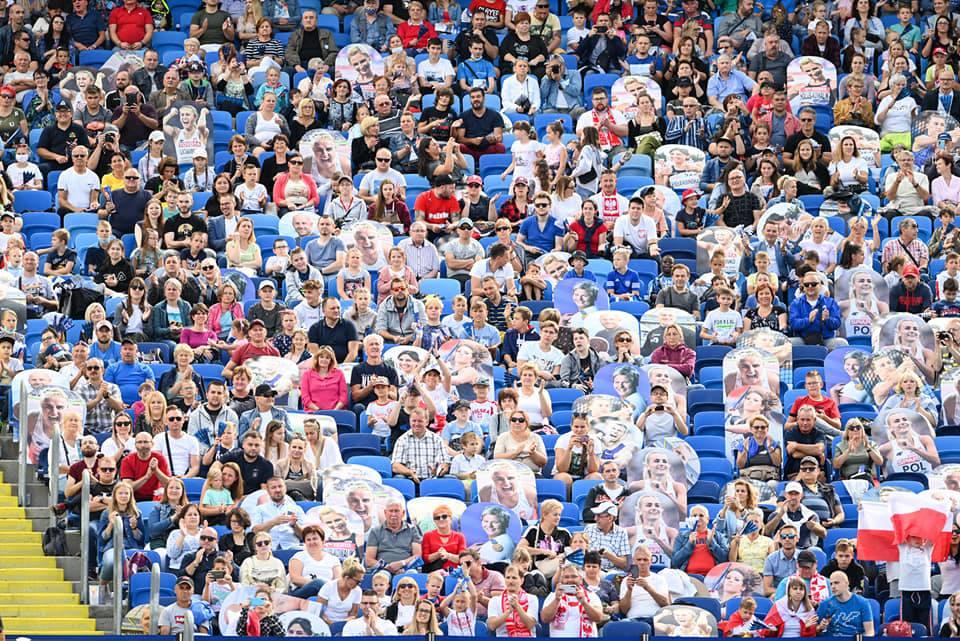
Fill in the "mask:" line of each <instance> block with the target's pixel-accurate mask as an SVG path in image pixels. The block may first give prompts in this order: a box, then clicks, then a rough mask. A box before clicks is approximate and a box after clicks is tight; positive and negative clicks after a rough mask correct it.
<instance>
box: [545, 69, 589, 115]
mask: <svg viewBox="0 0 960 641" xmlns="http://www.w3.org/2000/svg"><path fill="white" fill-rule="evenodd" d="M540 104H541V108H540V111H541V113H568V114H570V116H571V117H572V118H573V119H574V120H576V119H578V118H579V117H580V114H582V113H583V81H582V79H581V77H580V73H579V71H578V70H576V69H567V64H566V61H565V60H564V58H563V56H559V55H552V56H551V57H550V60H548V61H547V65H546V72H545V73H544V75H543V77H542V79H541V80H540Z"/></svg>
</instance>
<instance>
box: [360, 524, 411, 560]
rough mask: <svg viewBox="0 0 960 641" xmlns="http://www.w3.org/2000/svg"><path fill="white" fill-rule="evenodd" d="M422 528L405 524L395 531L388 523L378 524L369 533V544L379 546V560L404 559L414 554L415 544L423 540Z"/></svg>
mask: <svg viewBox="0 0 960 641" xmlns="http://www.w3.org/2000/svg"><path fill="white" fill-rule="evenodd" d="M421 538H422V537H421V536H420V530H419V529H417V528H416V526H413V525H404V526H403V527H401V528H400V530H399V531H397V532H394V531H393V530H391V529H390V528H388V527H387V526H386V524H381V525H378V526H377V527H375V528H373V529H372V530H370V533H369V534H367V546H368V547H369V546H371V545H372V546H374V547H376V548H377V560H378V561H383V562H384V563H388V564H389V563H393V562H395V561H403V560H404V559H407V558H409V557H410V556H412V555H413V544H414V543H419V542H420V540H421Z"/></svg>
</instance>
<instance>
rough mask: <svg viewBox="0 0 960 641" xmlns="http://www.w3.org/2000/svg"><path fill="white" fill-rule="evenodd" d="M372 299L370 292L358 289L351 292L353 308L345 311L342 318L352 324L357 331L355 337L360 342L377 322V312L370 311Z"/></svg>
mask: <svg viewBox="0 0 960 641" xmlns="http://www.w3.org/2000/svg"><path fill="white" fill-rule="evenodd" d="M371 300H372V297H371V295H370V290H369V289H368V288H366V287H360V288H358V289H356V290H354V292H353V307H351V308H350V309H348V310H347V313H346V314H344V315H343V317H344V318H345V319H346V320H348V321H350V322H351V323H353V326H354V327H355V328H356V330H357V337H359V338H360V339H361V340H362V339H363V337H364V336H366V335H367V334H369V333H370V332H371V331H373V324H374V322H375V321H376V320H377V312H376V311H375V310H374V309H371V307H370V303H371Z"/></svg>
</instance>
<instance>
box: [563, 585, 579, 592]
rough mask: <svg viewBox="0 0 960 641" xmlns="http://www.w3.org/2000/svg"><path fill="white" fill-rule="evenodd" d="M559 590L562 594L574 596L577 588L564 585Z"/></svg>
mask: <svg viewBox="0 0 960 641" xmlns="http://www.w3.org/2000/svg"><path fill="white" fill-rule="evenodd" d="M560 589H561V590H563V592H564V593H565V594H576V593H577V586H575V585H570V584H565V585H563V586H561V588H560Z"/></svg>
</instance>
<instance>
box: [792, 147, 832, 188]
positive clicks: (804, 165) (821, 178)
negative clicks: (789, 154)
mask: <svg viewBox="0 0 960 641" xmlns="http://www.w3.org/2000/svg"><path fill="white" fill-rule="evenodd" d="M792 169H793V177H794V178H796V180H797V193H799V194H800V195H801V196H810V195H816V194H822V193H823V190H824V189H825V188H826V187H827V186H829V185H830V172H828V171H827V168H826V167H824V166H823V163H822V162H820V157H819V155H818V154H817V152H816V151H814V149H813V141H812V140H811V139H809V138H808V139H805V140H801V141H800V142H799V143H798V144H797V149H796V153H795V154H794V156H793V167H792Z"/></svg>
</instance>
